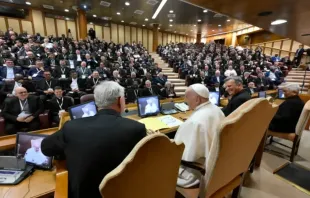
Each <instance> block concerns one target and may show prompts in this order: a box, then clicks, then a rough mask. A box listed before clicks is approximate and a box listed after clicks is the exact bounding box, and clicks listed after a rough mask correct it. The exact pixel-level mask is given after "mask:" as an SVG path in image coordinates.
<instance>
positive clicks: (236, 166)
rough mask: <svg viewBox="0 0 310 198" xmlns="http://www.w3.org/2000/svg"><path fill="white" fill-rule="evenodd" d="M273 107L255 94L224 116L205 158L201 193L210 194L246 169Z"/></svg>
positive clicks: (266, 125)
mask: <svg viewBox="0 0 310 198" xmlns="http://www.w3.org/2000/svg"><path fill="white" fill-rule="evenodd" d="M276 111H277V107H272V105H270V104H269V103H268V101H267V100H266V99H265V98H256V99H252V100H249V101H247V102H246V103H244V104H243V105H241V106H240V107H239V108H238V109H237V110H235V111H234V112H233V113H231V114H230V115H229V116H227V117H226V118H225V119H224V120H223V122H222V123H221V126H220V129H219V132H218V133H217V134H216V135H215V136H214V140H213V142H212V145H211V150H210V155H209V158H208V159H207V161H206V174H205V176H204V180H203V182H202V183H205V185H200V186H201V189H200V197H202V198H205V197H211V196H212V195H213V194H214V193H216V192H217V191H218V192H219V191H220V190H221V189H222V188H223V187H225V186H226V185H227V184H229V183H230V182H232V181H234V179H235V178H237V177H240V175H241V174H242V173H244V172H245V171H246V170H247V169H248V167H249V165H250V162H251V160H252V159H253V156H254V154H255V152H256V150H257V148H258V146H259V144H260V142H261V140H262V138H263V136H264V134H265V132H266V129H267V128H268V125H269V123H270V121H271V119H272V118H273V116H274V114H275V113H276Z"/></svg>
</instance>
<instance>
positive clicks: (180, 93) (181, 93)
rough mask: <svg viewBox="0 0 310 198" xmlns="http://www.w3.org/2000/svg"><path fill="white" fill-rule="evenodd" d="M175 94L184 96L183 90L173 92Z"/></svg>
mask: <svg viewBox="0 0 310 198" xmlns="http://www.w3.org/2000/svg"><path fill="white" fill-rule="evenodd" d="M175 94H176V95H177V96H185V92H175Z"/></svg>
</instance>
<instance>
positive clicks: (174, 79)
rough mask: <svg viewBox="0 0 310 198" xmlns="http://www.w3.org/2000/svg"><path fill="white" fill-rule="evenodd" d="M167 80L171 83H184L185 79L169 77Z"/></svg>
mask: <svg viewBox="0 0 310 198" xmlns="http://www.w3.org/2000/svg"><path fill="white" fill-rule="evenodd" d="M168 81H170V82H172V83H184V84H185V80H183V79H179V78H171V79H168Z"/></svg>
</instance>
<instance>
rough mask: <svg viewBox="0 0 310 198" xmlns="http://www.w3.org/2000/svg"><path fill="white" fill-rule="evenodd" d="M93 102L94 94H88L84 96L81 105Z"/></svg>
mask: <svg viewBox="0 0 310 198" xmlns="http://www.w3.org/2000/svg"><path fill="white" fill-rule="evenodd" d="M92 100H95V97H94V94H86V95H84V96H82V97H81V99H80V101H81V103H85V102H88V101H92Z"/></svg>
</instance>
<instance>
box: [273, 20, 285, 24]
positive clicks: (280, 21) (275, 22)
mask: <svg viewBox="0 0 310 198" xmlns="http://www.w3.org/2000/svg"><path fill="white" fill-rule="evenodd" d="M283 23H287V20H285V19H277V20H275V21H272V22H271V25H280V24H283Z"/></svg>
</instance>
